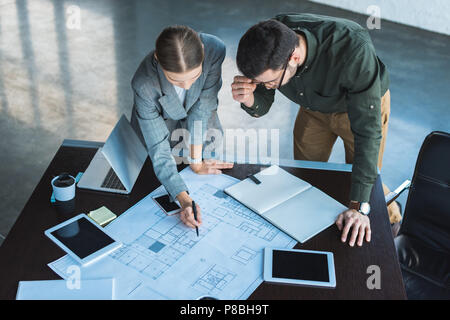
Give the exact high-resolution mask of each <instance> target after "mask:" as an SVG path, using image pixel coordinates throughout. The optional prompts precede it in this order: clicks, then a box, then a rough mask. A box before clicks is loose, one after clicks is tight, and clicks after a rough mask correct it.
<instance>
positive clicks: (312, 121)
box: [294, 90, 401, 223]
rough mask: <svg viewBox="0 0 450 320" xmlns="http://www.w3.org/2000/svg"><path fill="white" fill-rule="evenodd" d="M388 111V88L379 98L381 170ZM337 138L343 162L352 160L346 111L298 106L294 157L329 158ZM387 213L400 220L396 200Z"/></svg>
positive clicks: (352, 144) (385, 189)
mask: <svg viewBox="0 0 450 320" xmlns="http://www.w3.org/2000/svg"><path fill="white" fill-rule="evenodd" d="M390 111H391V96H390V91H389V90H388V91H386V93H385V94H384V96H383V97H382V98H381V127H382V138H381V143H380V151H379V153H378V168H380V169H381V167H382V164H383V153H384V147H385V144H386V136H387V131H388V123H389V115H390ZM337 137H340V138H341V139H342V140H343V142H344V148H345V162H346V163H353V157H354V154H355V143H354V138H353V133H352V131H351V129H350V120H349V118H348V115H347V113H346V112H339V113H322V112H317V111H311V110H307V109H305V108H303V107H301V108H300V111H299V112H298V115H297V119H296V121H295V126H294V159H296V160H309V161H323V162H326V161H328V159H329V157H330V154H331V151H332V149H333V145H334V143H335V142H336V139H337ZM383 190H384V194H385V195H386V194H388V193H389V192H390V191H389V189H388V188H387V187H386V186H385V185H384V184H383ZM388 213H389V219H390V221H391V223H395V222H398V221H400V220H401V215H400V209H399V207H398V205H397V203H395V202H393V203H392V204H391V205H389V207H388Z"/></svg>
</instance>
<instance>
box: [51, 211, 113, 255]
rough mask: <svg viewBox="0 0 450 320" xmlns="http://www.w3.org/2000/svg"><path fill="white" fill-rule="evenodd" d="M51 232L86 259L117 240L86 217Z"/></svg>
mask: <svg viewBox="0 0 450 320" xmlns="http://www.w3.org/2000/svg"><path fill="white" fill-rule="evenodd" d="M51 234H52V235H53V236H54V237H55V238H56V239H58V240H59V241H61V242H62V243H63V244H64V245H65V246H66V247H67V248H69V249H70V250H71V251H72V252H73V253H75V254H76V255H77V256H78V257H79V258H80V259H84V258H86V257H87V256H89V255H91V254H93V253H94V252H96V251H98V250H100V249H102V248H104V247H106V246H108V245H110V244H111V243H114V242H115V241H114V240H113V239H112V238H111V237H109V236H108V235H107V234H106V233H104V232H102V231H101V230H100V229H99V228H97V227H96V226H95V225H94V224H93V223H92V222H90V221H88V220H87V219H86V218H84V217H82V218H80V219H78V220H75V221H73V222H72V223H69V224H68V225H65V226H63V227H61V228H59V229H58V230H55V231H53V232H52V233H51Z"/></svg>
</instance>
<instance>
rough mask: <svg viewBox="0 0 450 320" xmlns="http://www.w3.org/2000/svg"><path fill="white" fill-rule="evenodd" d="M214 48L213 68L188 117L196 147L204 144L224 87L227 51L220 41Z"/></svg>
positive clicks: (192, 141) (190, 131) (193, 142)
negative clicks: (223, 65)
mask: <svg viewBox="0 0 450 320" xmlns="http://www.w3.org/2000/svg"><path fill="white" fill-rule="evenodd" d="M214 46H215V48H214V54H213V55H212V56H213V57H212V59H211V66H210V68H209V71H207V72H208V73H207V75H206V80H205V83H204V85H203V89H202V92H201V93H200V96H199V98H198V100H197V101H196V102H195V103H194V105H193V106H192V107H191V109H190V110H189V113H188V116H187V129H188V130H189V133H190V135H191V144H194V145H199V144H203V141H204V140H205V138H206V132H207V130H208V120H209V118H210V117H211V114H212V112H213V111H216V110H217V106H218V104H219V100H218V98H217V96H218V94H219V90H220V88H221V87H222V63H223V60H224V59H225V54H226V49H225V45H224V44H223V42H222V41H220V40H217V41H216V42H215V44H214Z"/></svg>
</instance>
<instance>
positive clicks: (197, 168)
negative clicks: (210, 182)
mask: <svg viewBox="0 0 450 320" xmlns="http://www.w3.org/2000/svg"><path fill="white" fill-rule="evenodd" d="M233 165H234V164H233V163H230V162H223V161H220V160H203V161H202V162H201V163H191V164H190V167H191V169H192V171H194V172H195V173H197V174H220V173H222V169H231V168H233Z"/></svg>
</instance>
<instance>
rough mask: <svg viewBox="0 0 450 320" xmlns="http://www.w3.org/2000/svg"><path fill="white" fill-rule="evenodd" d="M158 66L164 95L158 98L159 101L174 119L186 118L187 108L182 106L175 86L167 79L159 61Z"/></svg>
mask: <svg viewBox="0 0 450 320" xmlns="http://www.w3.org/2000/svg"><path fill="white" fill-rule="evenodd" d="M156 68H157V70H158V77H159V83H160V85H161V92H162V96H161V98H159V100H158V101H159V103H160V104H161V106H162V107H163V108H164V110H165V111H166V112H167V114H168V115H169V116H170V117H171V118H172V119H174V120H180V119H183V118H186V117H187V113H186V110H185V109H184V107H183V106H182V104H181V102H180V99H179V98H178V95H177V93H176V91H175V88H174V87H173V85H172V84H171V83H170V82H169V81H167V79H166V76H165V75H164V72H163V71H162V69H161V66H160V64H159V63H157V66H156ZM188 92H189V91H188Z"/></svg>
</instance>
